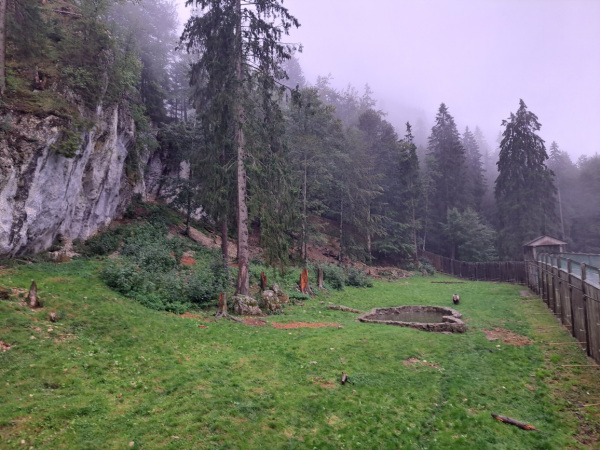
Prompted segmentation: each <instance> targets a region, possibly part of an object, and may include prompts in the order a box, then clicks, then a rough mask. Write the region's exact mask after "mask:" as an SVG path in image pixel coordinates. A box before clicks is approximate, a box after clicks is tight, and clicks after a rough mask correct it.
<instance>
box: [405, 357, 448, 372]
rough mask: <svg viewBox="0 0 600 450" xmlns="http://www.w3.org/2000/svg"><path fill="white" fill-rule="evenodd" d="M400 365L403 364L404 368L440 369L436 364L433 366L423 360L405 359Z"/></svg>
mask: <svg viewBox="0 0 600 450" xmlns="http://www.w3.org/2000/svg"><path fill="white" fill-rule="evenodd" d="M402 364H404V366H405V367H433V368H435V369H441V367H440V366H438V365H437V364H433V363H430V362H427V360H425V359H419V358H408V359H405V360H404V361H402Z"/></svg>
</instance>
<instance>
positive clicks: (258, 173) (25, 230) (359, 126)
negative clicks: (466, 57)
mask: <svg viewBox="0 0 600 450" xmlns="http://www.w3.org/2000/svg"><path fill="white" fill-rule="evenodd" d="M189 6H190V7H193V8H195V9H194V13H193V14H192V17H191V19H190V20H189V21H188V22H187V24H185V27H184V29H183V33H182V34H181V35H180V32H179V31H178V26H179V24H178V18H177V12H176V8H175V4H174V3H172V2H170V1H167V0H155V1H149V0H142V1H141V2H139V3H138V2H115V1H113V0H80V1H65V0H49V1H42V0H40V1H35V2H26V1H18V0H5V1H3V2H2V3H1V4H0V9H1V13H2V16H1V22H2V24H3V25H5V27H4V28H3V29H2V30H1V31H0V34H1V36H0V38H1V42H0V45H1V46H2V50H3V52H4V54H3V56H5V57H4V58H2V59H0V62H1V63H2V72H1V73H0V83H1V84H0V88H1V90H2V102H1V113H2V121H1V123H0V133H1V137H2V145H1V147H0V159H1V161H2V169H1V172H0V175H1V176H2V178H0V205H2V206H3V208H2V213H1V214H2V216H3V217H2V218H1V219H0V238H1V241H0V242H1V243H2V245H1V247H0V251H1V252H2V253H5V254H17V253H23V252H28V251H29V252H30V251H39V250H42V249H43V248H47V247H48V246H49V245H50V244H51V242H52V240H53V239H55V238H56V237H57V236H58V235H67V237H73V238H74V237H83V238H85V237H87V236H89V235H91V234H93V233H94V232H96V230H97V229H98V228H99V227H102V226H106V225H107V224H108V223H110V221H111V220H112V219H114V218H115V217H118V216H119V215H120V214H122V213H123V211H124V210H125V208H126V206H127V205H128V204H129V202H130V200H131V198H132V196H133V194H134V193H137V194H140V195H141V197H142V198H155V197H158V198H160V199H162V200H163V201H169V202H171V203H173V204H174V206H176V207H177V208H179V209H181V210H182V211H184V212H185V213H186V214H187V216H188V218H191V217H192V216H194V214H197V213H198V212H199V211H202V213H203V214H204V215H205V216H204V217H205V219H206V220H207V221H208V222H209V223H211V224H212V226H213V228H215V229H217V230H219V232H220V233H222V234H223V235H224V236H231V237H234V238H236V239H237V241H238V259H240V267H242V268H243V267H244V266H246V265H247V259H248V252H247V250H245V249H247V246H248V242H247V236H248V233H249V231H256V232H259V233H260V243H261V246H262V247H263V248H264V251H265V253H264V254H265V257H266V259H267V262H268V263H269V264H272V265H275V266H285V265H287V264H289V263H290V261H291V260H294V259H295V260H296V261H298V262H306V261H307V259H308V252H307V248H308V245H309V244H317V243H319V242H322V241H323V239H324V237H323V236H324V233H325V232H326V233H327V234H328V235H329V238H330V240H331V239H333V240H332V242H334V243H335V245H336V256H337V258H338V260H339V261H340V262H343V261H344V260H345V259H346V258H349V259H352V260H359V261H363V262H366V263H367V264H382V263H386V264H404V265H408V264H410V265H412V266H414V265H415V264H418V261H417V252H418V249H420V248H423V249H427V250H429V251H432V252H435V253H439V254H442V255H445V256H450V257H453V258H457V259H461V260H467V261H489V260H494V259H498V258H500V259H520V258H522V251H521V245H522V244H523V243H524V242H526V241H528V240H531V239H533V238H535V237H537V236H539V235H542V234H549V235H553V236H556V237H558V238H561V239H564V240H566V241H567V242H569V246H568V248H569V250H571V251H584V252H600V228H599V227H600V198H599V197H598V192H600V156H599V155H598V154H596V155H594V156H585V157H581V158H580V159H579V160H578V161H576V162H573V161H571V159H570V157H569V155H568V153H566V152H565V151H562V150H561V149H560V147H559V144H557V143H555V142H553V143H552V144H551V145H550V146H549V147H548V146H547V145H546V143H545V142H544V141H543V140H542V139H541V138H540V136H539V130H540V128H541V127H542V123H541V122H540V120H539V119H538V118H537V116H536V115H535V114H534V113H533V112H532V111H529V109H528V108H527V105H526V103H525V102H524V101H523V100H520V99H518V98H515V99H514V111H512V112H511V111H506V113H505V116H504V117H498V118H497V120H498V122H501V121H503V134H502V136H501V138H500V139H499V142H498V148H496V149H494V147H495V144H491V143H490V141H488V140H486V137H485V136H483V133H482V132H481V130H480V129H479V127H478V124H476V123H474V124H470V126H469V127H466V128H465V129H464V130H459V129H458V127H457V125H456V121H455V118H454V117H453V115H452V112H451V111H452V105H446V104H444V103H441V104H440V106H439V109H438V112H437V115H436V116H435V117H434V118H432V120H433V124H434V125H433V127H432V128H431V129H430V130H427V133H426V134H427V140H426V143H424V142H418V140H416V139H415V137H414V134H415V132H414V131H413V128H412V126H411V124H410V123H406V124H392V123H390V122H389V121H388V120H387V118H386V111H382V110H381V109H380V108H379V107H378V102H377V100H376V96H377V93H375V92H372V91H371V90H370V88H369V87H368V86H367V87H365V89H364V90H363V91H362V92H361V91H359V90H357V89H355V88H353V87H352V86H349V87H348V88H346V89H343V90H340V89H337V88H335V87H333V86H332V83H331V77H319V78H318V79H317V80H316V82H315V83H314V84H312V83H309V82H308V81H306V79H305V77H304V75H303V73H302V68H301V66H300V64H299V62H298V59H297V58H296V57H295V56H294V55H297V54H298V53H297V52H299V51H300V50H301V45H300V43H288V40H289V39H287V37H286V35H287V34H288V32H289V31H290V30H291V29H293V28H295V27H297V26H299V25H300V23H301V22H302V17H294V11H292V10H289V11H288V9H286V7H285V6H284V5H283V3H282V2H280V1H276V0H259V1H257V2H255V3H253V4H252V5H249V4H241V3H240V2H236V1H234V0H228V1H225V0H222V1H217V0H197V1H195V2H194V1H192V2H190V5H189ZM306 51H310V50H309V49H307V50H306ZM326 64H327V63H326V61H324V62H323V68H322V71H323V73H327V72H328V67H327V66H326ZM396 76H398V75H396ZM398 82H399V83H402V77H401V75H399V76H398ZM440 100H441V99H440ZM503 119H504V120H503ZM103 124H104V125H103ZM110 124H114V126H112V125H110ZM113 129H114V132H113V131H111V130H113ZM420 131H421V130H420ZM417 143H418V144H419V145H417ZM424 144H425V145H424ZM115 148H117V149H119V151H118V152H116V153H115V152H114V149H115ZM86 155H89V157H88V156H86ZM103 155H104V157H103ZM106 155H110V158H108V156H106ZM40 158H41V159H40ZM86 158H87V159H86ZM103 158H104V159H103ZM42 160H43V161H45V162H44V163H43V164H42V163H41V162H40V161H42ZM79 160H81V161H82V162H81V163H78V161H79ZM104 160H107V161H108V160H110V163H109V162H106V163H102V161H104ZM78 164H79V165H78ZM103 164H104V165H103ZM79 166H81V167H79ZM66 173H69V174H71V175H72V174H74V173H75V174H79V175H77V176H76V177H75V178H76V179H77V180H78V181H77V183H75V182H73V183H74V184H73V185H75V184H77V185H78V186H80V188H78V190H75V191H74V190H73V189H74V188H73V187H72V186H73V185H70V184H69V183H70V182H67V183H66V184H65V185H64V186H63V185H61V187H60V189H59V188H56V190H55V191H52V192H56V194H55V195H51V196H46V198H44V196H43V195H42V193H41V191H42V189H41V188H39V187H36V186H42V185H46V186H52V185H53V184H54V183H55V182H54V181H53V180H52V177H53V176H54V177H55V178H56V179H60V180H63V179H71V178H68V177H67V175H65V174H66ZM40 174H43V175H44V176H43V177H41V176H40ZM71 175H69V177H70V176H71ZM65 177H67V178H65ZM33 180H37V181H35V182H34V181H33ZM36 183H37V184H36ZM110 186H113V187H114V189H113V191H110V189H108V188H109V187H110ZM36 189H38V190H40V193H38V194H37V195H34V194H33V192H34V191H35V190H36ZM107 189H108V190H107ZM61 196H62V197H61ZM49 197H51V198H49ZM61 198H62V199H63V200H60V199H61ZM73 198H76V199H77V201H75V200H73ZM51 200H52V202H54V203H52V205H53V206H52V207H48V203H47V202H49V201H51ZM60 201H62V202H63V203H67V204H69V205H71V206H69V207H65V208H64V211H62V210H61V208H60V205H59V202H60ZM90 204H93V205H94V207H93V208H91V207H89V205H90ZM86 205H88V207H86ZM98 205H102V207H100V206H98ZM25 211H27V212H26V213H25ZM57 211H58V212H57ZM61 211H62V212H61ZM9 216H10V217H9ZM42 216H43V217H45V218H48V217H50V216H67V217H71V219H69V220H67V221H65V220H64V219H60V218H58V219H56V220H55V221H47V220H46V221H43V222H39V217H42ZM35 217H38V219H36V220H38V222H36V220H34V218H35ZM61 220H62V221H61ZM324 223H327V224H328V226H327V227H326V229H325V228H324V226H323V224H324ZM74 224H75V225H74ZM36 230H37V231H36ZM73 230H75V231H73ZM69 234H71V236H68V235H69ZM225 242H226V241H225ZM224 256H225V257H226V256H227V255H224ZM243 272H244V271H243V270H240V273H241V274H242V275H240V277H241V279H240V280H238V283H239V285H238V290H239V291H241V292H245V291H247V288H246V287H245V286H246V285H247V279H243V278H244V274H243Z"/></svg>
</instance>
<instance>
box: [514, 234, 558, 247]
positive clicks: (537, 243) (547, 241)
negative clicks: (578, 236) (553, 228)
mask: <svg viewBox="0 0 600 450" xmlns="http://www.w3.org/2000/svg"><path fill="white" fill-rule="evenodd" d="M547 245H567V243H566V242H565V241H561V240H559V239H556V238H553V237H551V236H540V237H537V238H535V239H534V240H533V241H531V242H528V243H527V244H525V245H524V247H541V246H547Z"/></svg>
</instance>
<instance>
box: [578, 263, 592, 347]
mask: <svg viewBox="0 0 600 450" xmlns="http://www.w3.org/2000/svg"><path fill="white" fill-rule="evenodd" d="M580 267H581V293H582V294H583V321H584V323H585V343H586V345H585V346H586V349H587V355H588V356H591V354H592V350H591V346H590V331H589V330H590V326H589V324H588V310H587V308H588V301H587V300H588V296H587V294H588V292H587V288H586V285H587V283H586V278H587V274H586V266H585V263H581V265H580Z"/></svg>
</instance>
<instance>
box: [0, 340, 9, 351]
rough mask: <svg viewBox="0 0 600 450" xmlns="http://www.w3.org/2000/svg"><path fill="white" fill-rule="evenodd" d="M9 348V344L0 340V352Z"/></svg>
mask: <svg viewBox="0 0 600 450" xmlns="http://www.w3.org/2000/svg"><path fill="white" fill-rule="evenodd" d="M9 350H10V344H7V343H6V342H2V341H0V352H2V353H4V352H7V351H9Z"/></svg>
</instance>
